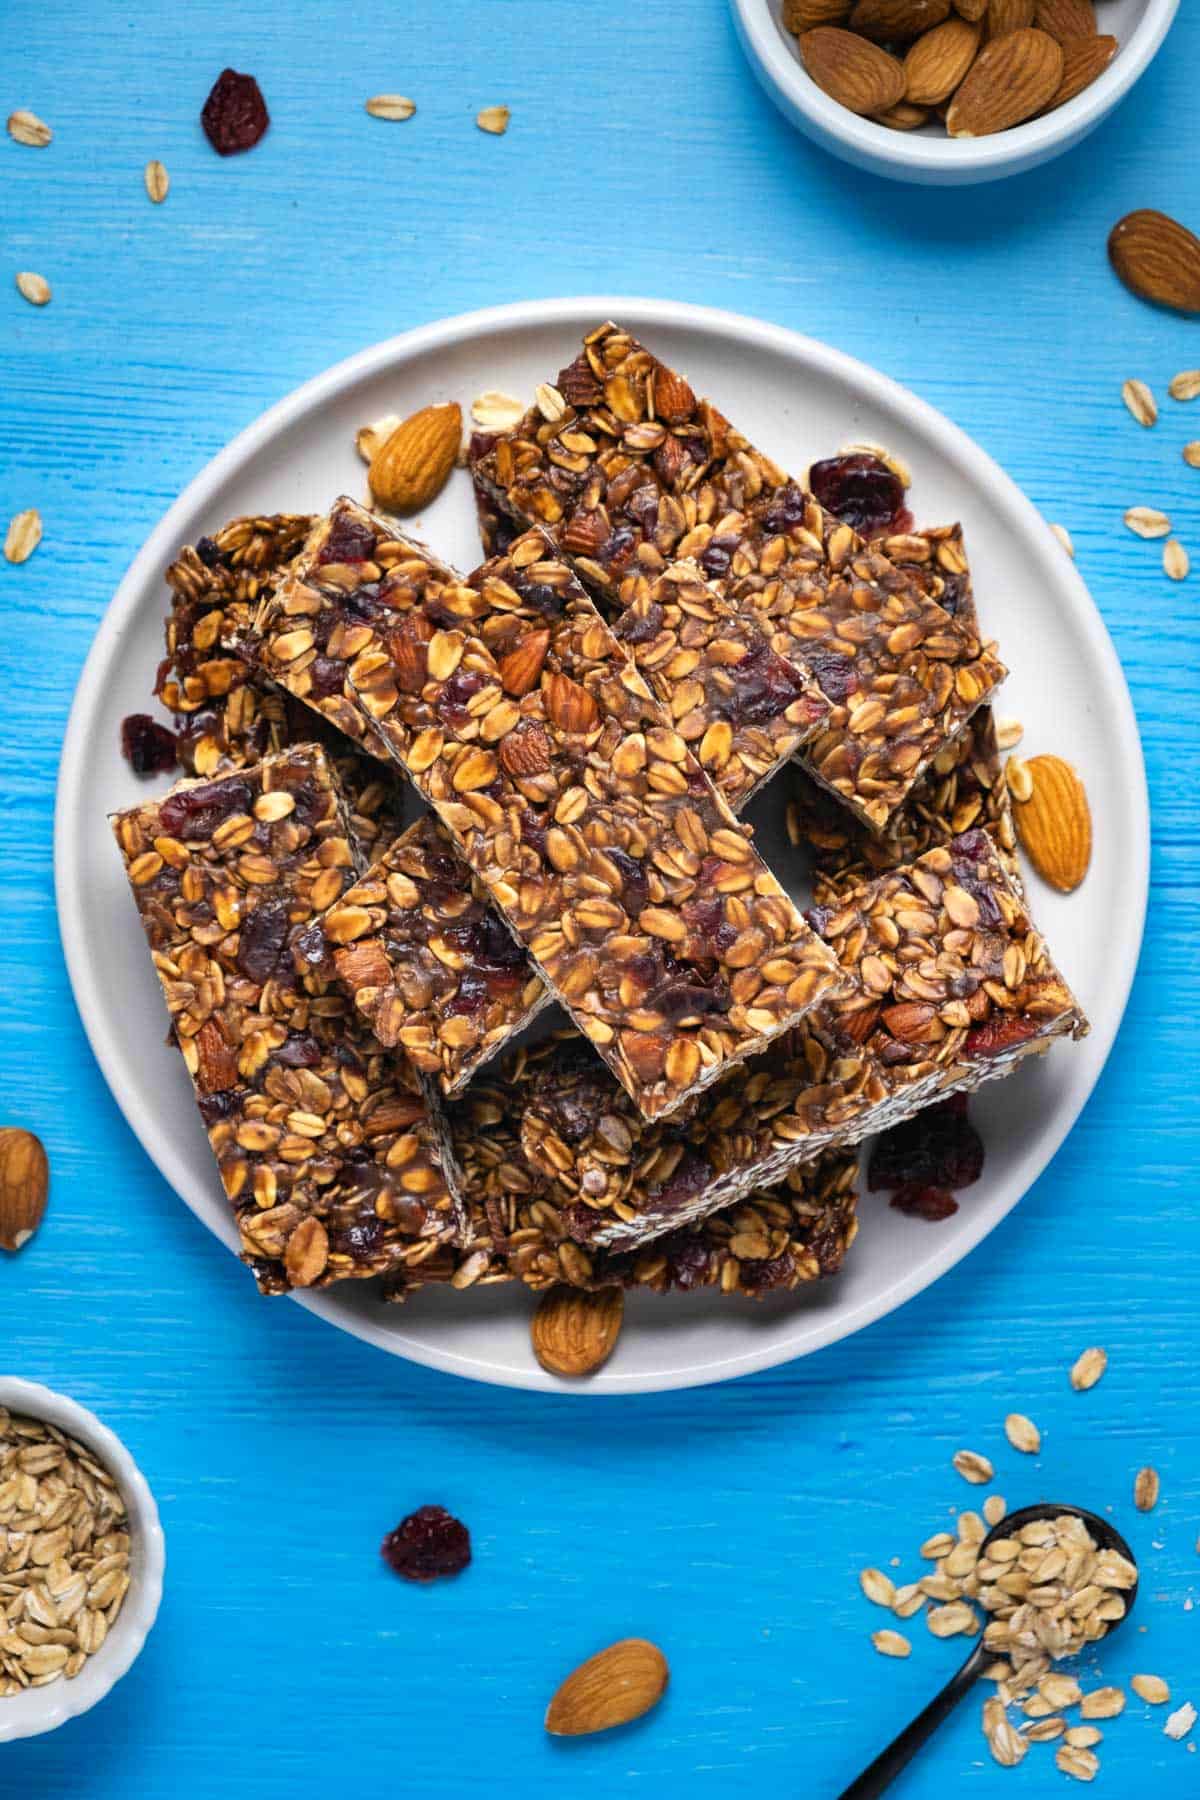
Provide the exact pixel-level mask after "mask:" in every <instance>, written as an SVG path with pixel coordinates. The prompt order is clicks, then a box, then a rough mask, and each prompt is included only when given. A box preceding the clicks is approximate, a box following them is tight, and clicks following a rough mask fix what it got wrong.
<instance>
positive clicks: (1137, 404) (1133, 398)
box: [1121, 380, 1158, 431]
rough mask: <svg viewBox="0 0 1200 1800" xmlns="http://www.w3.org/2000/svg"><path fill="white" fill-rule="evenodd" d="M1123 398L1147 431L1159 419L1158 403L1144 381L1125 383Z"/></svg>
mask: <svg viewBox="0 0 1200 1800" xmlns="http://www.w3.org/2000/svg"><path fill="white" fill-rule="evenodd" d="M1121 398H1122V400H1123V401H1124V402H1125V404H1126V406H1127V407H1128V408H1129V410H1130V412H1131V413H1132V414H1133V416H1134V418H1135V419H1136V420H1137V422H1138V424H1139V425H1144V426H1145V428H1146V429H1147V431H1148V430H1149V429H1150V427H1151V425H1153V424H1154V423H1155V422H1156V420H1157V419H1158V402H1157V401H1156V400H1155V398H1154V395H1153V394H1152V393H1151V392H1150V389H1149V388H1148V387H1147V386H1146V383H1145V382H1144V381H1137V380H1131V381H1125V382H1122V384H1121Z"/></svg>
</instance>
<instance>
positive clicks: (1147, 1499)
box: [1133, 1468, 1159, 1512]
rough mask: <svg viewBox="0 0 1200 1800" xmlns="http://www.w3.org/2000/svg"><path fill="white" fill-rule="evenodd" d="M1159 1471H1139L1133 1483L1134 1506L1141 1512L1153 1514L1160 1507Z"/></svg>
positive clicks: (1147, 1469)
mask: <svg viewBox="0 0 1200 1800" xmlns="http://www.w3.org/2000/svg"><path fill="white" fill-rule="evenodd" d="M1158 1492H1159V1480H1158V1470H1157V1469H1150V1468H1146V1469H1139V1470H1138V1472H1137V1475H1136V1476H1135V1478H1134V1483H1133V1504H1134V1505H1135V1506H1136V1507H1137V1509H1138V1511H1139V1512H1153V1511H1154V1508H1155V1507H1156V1506H1157V1505H1158Z"/></svg>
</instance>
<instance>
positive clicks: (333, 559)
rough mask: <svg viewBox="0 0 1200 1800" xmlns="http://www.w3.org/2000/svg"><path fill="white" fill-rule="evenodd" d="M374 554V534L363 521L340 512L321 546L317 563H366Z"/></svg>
mask: <svg viewBox="0 0 1200 1800" xmlns="http://www.w3.org/2000/svg"><path fill="white" fill-rule="evenodd" d="M374 554H375V532H374V530H373V529H372V527H371V526H370V525H368V524H367V522H366V520H365V519H356V518H354V517H353V515H352V514H350V513H345V512H340V513H338V514H337V516H336V518H335V519H334V521H333V524H332V525H331V526H330V528H329V536H328V537H327V538H326V539H325V542H324V544H322V546H321V553H320V555H319V556H318V558H317V561H318V563H360V562H368V561H369V560H370V559H371V557H372V556H374Z"/></svg>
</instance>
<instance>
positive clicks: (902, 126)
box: [874, 100, 930, 131]
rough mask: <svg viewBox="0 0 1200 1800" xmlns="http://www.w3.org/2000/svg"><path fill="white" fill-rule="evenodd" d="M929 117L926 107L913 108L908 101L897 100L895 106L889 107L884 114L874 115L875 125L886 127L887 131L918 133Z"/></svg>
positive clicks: (928, 110)
mask: <svg viewBox="0 0 1200 1800" xmlns="http://www.w3.org/2000/svg"><path fill="white" fill-rule="evenodd" d="M929 116H930V109H929V107H927V106H914V105H913V104H912V102H911V101H909V100H897V102H896V104H895V106H889V107H888V109H887V111H886V112H881V113H876V114H875V115H874V118H875V123H876V124H877V125H886V126H887V128H888V130H889V131H919V130H920V128H921V126H922V125H924V124H925V123H926V121H927V120H928V118H929Z"/></svg>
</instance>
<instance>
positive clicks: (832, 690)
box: [804, 650, 858, 706]
mask: <svg viewBox="0 0 1200 1800" xmlns="http://www.w3.org/2000/svg"><path fill="white" fill-rule="evenodd" d="M804 660H805V662H806V663H807V664H808V666H809V668H810V669H811V670H812V672H813V674H814V675H815V676H816V678H817V681H818V682H819V683H820V687H821V692H822V693H823V694H824V695H825V698H826V699H827V700H832V701H833V703H834V705H835V706H840V705H841V703H842V701H843V700H846V699H848V698H849V696H850V695H851V694H853V693H854V692H855V690H856V689H857V687H858V676H857V675H856V674H855V672H854V664H853V663H852V662H851V661H850V659H849V657H846V656H839V655H838V653H837V651H836V650H805V652H804Z"/></svg>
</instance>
